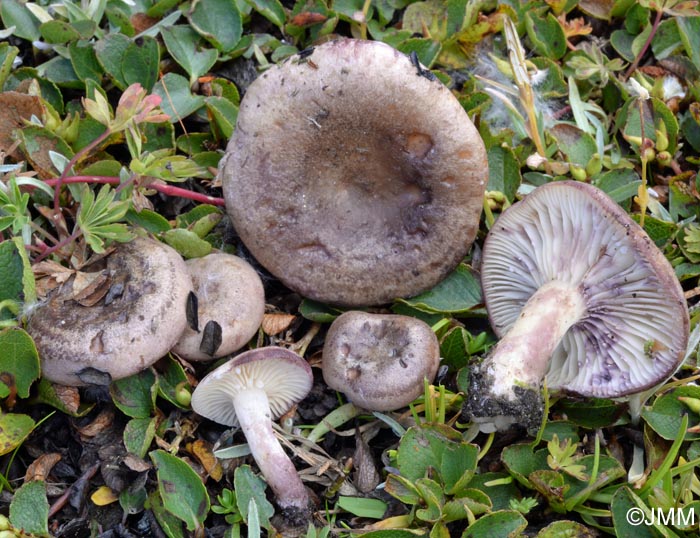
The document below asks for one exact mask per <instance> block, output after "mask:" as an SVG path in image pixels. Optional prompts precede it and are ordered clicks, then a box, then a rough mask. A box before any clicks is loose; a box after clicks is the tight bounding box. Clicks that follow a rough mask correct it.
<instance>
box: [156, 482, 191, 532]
mask: <svg viewBox="0 0 700 538" xmlns="http://www.w3.org/2000/svg"><path fill="white" fill-rule="evenodd" d="M146 508H148V509H150V510H151V511H152V512H153V515H154V516H155V517H156V520H157V521H158V524H159V525H160V527H161V529H163V532H165V534H166V535H167V536H168V538H186V536H190V535H186V534H185V532H184V531H183V529H182V521H181V520H180V519H178V518H176V517H175V516H174V515H172V514H171V513H170V512H168V510H167V509H166V508H165V506H164V505H163V499H162V498H161V496H160V495H159V494H158V491H153V492H152V493H151V494H150V495H149V496H148V499H147V500H146Z"/></svg>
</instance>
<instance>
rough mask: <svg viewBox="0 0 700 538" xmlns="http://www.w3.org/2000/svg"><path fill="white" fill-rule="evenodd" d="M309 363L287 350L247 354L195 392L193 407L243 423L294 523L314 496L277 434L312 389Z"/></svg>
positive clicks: (217, 418) (279, 501)
mask: <svg viewBox="0 0 700 538" xmlns="http://www.w3.org/2000/svg"><path fill="white" fill-rule="evenodd" d="M312 383H313V375H312V373H311V368H310V367H309V365H308V363H307V362H306V361H305V360H304V359H302V358H301V357H300V356H299V355H297V354H296V353H293V352H292V351H289V350H288V349H284V348H281V347H263V348H258V349H254V350H251V351H246V352H245V353H241V354H240V355H238V356H237V357H235V358H233V359H232V360H230V361H228V362H227V363H225V364H223V365H222V366H220V367H218V368H217V369H216V370H214V371H213V372H211V373H209V374H208V375H207V376H206V377H204V378H203V379H202V380H201V381H200V382H199V385H197V388H196V389H195V391H194V393H193V394H192V409H194V411H195V412H197V413H199V414H200V415H202V416H203V417H206V418H208V419H210V420H213V421H214V422H218V423H220V424H225V425H227V426H238V425H240V427H241V430H243V433H244V434H245V437H246V439H247V441H248V446H249V447H250V453H251V454H252V456H253V458H254V459H255V462H256V463H257V464H258V468H259V469H260V472H261V473H262V474H263V476H264V477H265V481H266V482H267V483H268V485H269V486H270V488H271V489H272V491H273V492H274V494H275V498H276V501H277V504H278V505H279V506H280V508H282V509H283V511H284V512H285V514H284V515H285V517H286V519H288V520H290V519H291V520H292V521H294V520H304V519H306V518H307V517H308V515H309V496H308V493H307V492H306V488H305V487H304V484H303V483H302V481H301V478H299V475H298V474H297V471H296V469H295V468H294V464H293V463H292V462H291V460H290V459H289V457H288V456H287V454H285V452H284V450H283V449H282V447H281V446H280V444H279V442H278V441H277V438H276V437H275V434H274V432H273V430H272V420H274V419H276V418H278V417H280V416H281V415H282V414H283V413H286V412H287V411H288V410H289V409H290V408H291V407H292V406H293V405H294V404H296V403H297V402H298V401H300V400H301V399H303V398H304V397H305V396H306V395H307V394H308V393H309V391H310V390H311V384H312Z"/></svg>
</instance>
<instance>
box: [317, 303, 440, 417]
mask: <svg viewBox="0 0 700 538" xmlns="http://www.w3.org/2000/svg"><path fill="white" fill-rule="evenodd" d="M439 362H440V345H439V344H438V340H437V337H436V336H435V333H434V332H433V330H432V329H431V328H430V326H429V325H427V324H426V323H424V322H423V321H421V320H419V319H416V318H412V317H409V316H398V315H393V314H369V313H367V312H359V311H349V312H345V313H344V314H342V315H340V316H339V317H338V318H337V319H336V320H335V321H333V323H332V324H331V327H330V329H329V330H328V334H327V335H326V342H325V345H324V346H323V379H324V380H325V381H326V384H327V385H328V386H329V387H331V388H333V389H335V390H338V391H340V392H343V393H344V394H345V395H346V396H347V397H348V399H349V400H350V401H351V402H353V403H354V404H356V405H357V406H359V407H363V408H365V409H369V410H371V411H390V410H392V409H398V408H400V407H404V406H405V405H408V404H409V403H410V402H412V401H413V400H415V399H416V398H417V397H418V396H420V395H421V394H422V393H423V380H424V379H428V381H431V382H432V380H433V379H435V374H436V373H437V370H438V365H439Z"/></svg>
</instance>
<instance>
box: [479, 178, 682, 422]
mask: <svg viewBox="0 0 700 538" xmlns="http://www.w3.org/2000/svg"><path fill="white" fill-rule="evenodd" d="M481 281H482V287H483V290H484V300H485V302H486V306H487V309H488V313H489V317H490V320H491V325H492V327H493V329H494V331H495V332H496V334H497V335H498V336H502V337H503V338H502V339H501V340H500V341H499V342H498V344H497V345H496V346H495V347H494V349H493V350H492V351H491V352H490V354H489V355H488V356H487V357H486V359H485V360H484V361H483V362H482V363H481V364H480V365H479V366H478V367H476V368H475V369H474V370H473V371H472V373H471V379H470V389H469V394H468V401H467V404H466V409H465V411H466V414H468V415H470V416H471V418H472V420H473V421H475V422H480V423H483V424H482V430H484V431H490V430H493V428H494V427H495V428H498V429H502V428H505V427H507V426H508V425H509V424H512V423H515V422H521V423H524V424H525V425H528V426H532V425H534V424H536V423H538V422H539V420H541V416H542V407H543V406H542V401H541V397H540V387H541V385H542V382H543V379H544V378H545V376H546V380H547V381H546V383H547V387H548V389H550V390H553V391H564V392H567V393H574V394H578V395H581V396H585V397H596V398H617V397H621V396H626V395H630V394H632V393H636V392H640V391H642V390H644V389H647V388H649V387H651V386H653V385H655V384H657V383H659V382H661V381H663V380H664V379H666V378H667V377H668V376H670V375H672V374H673V372H674V371H675V370H676V369H677V368H678V366H679V365H680V363H681V362H682V359H683V356H684V353H685V349H686V345H687V341H688V330H689V316H688V310H687V305H686V301H685V298H684V295H683V290H682V289H681V286H680V284H679V282H678V280H677V279H676V276H675V273H674V271H673V268H672V267H671V265H670V264H669V262H668V261H667V260H666V258H665V257H664V255H663V253H662V252H661V251H659V249H658V248H657V247H656V246H655V245H654V243H653V242H652V241H651V239H650V238H649V237H648V236H647V235H646V233H645V232H644V231H643V230H642V229H641V228H640V227H639V225H637V224H636V223H635V222H634V221H633V220H631V219H630V218H629V216H628V215H627V213H626V212H625V211H623V210H622V208H620V207H619V206H618V205H617V204H616V203H615V202H614V201H613V200H612V199H610V198H609V197H608V196H607V195H606V194H605V193H603V192H602V191H601V190H599V189H597V188H596V187H593V186H591V185H588V184H585V183H579V182H575V181H558V182H553V183H548V184H546V185H543V186H541V187H538V188H537V189H535V190H534V191H533V192H532V193H531V194H529V195H528V196H527V197H526V198H525V199H524V200H523V201H521V202H518V203H516V204H514V205H513V206H512V207H511V208H509V209H508V210H506V211H505V212H504V213H503V214H502V215H501V216H500V218H499V219H498V220H497V221H496V223H495V224H494V226H493V228H492V229H491V231H490V233H489V235H488V236H487V238H486V242H485V244H484V250H483V262H482V268H481Z"/></svg>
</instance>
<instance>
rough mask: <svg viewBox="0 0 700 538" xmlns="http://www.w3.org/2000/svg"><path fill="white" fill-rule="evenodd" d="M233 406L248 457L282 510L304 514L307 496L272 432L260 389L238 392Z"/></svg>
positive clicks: (266, 403) (267, 403)
mask: <svg viewBox="0 0 700 538" xmlns="http://www.w3.org/2000/svg"><path fill="white" fill-rule="evenodd" d="M232 400H233V406H234V408H235V410H236V416H237V417H238V421H239V423H240V426H241V429H242V430H243V433H244V434H245V437H246V439H247V440H248V446H249V447H250V453H251V454H252V455H253V458H254V459H255V462H256V463H257V464H258V468H259V469H260V472H261V473H262V474H263V476H264V477H265V481H266V482H267V483H268V485H269V486H270V488H272V491H273V492H274V494H275V498H276V500H277V504H278V505H279V506H280V507H281V508H290V507H294V508H298V509H300V510H307V509H308V504H309V496H308V493H307V492H306V488H305V487H304V484H303V483H302V481H301V478H299V475H298V474H297V470H296V469H295V468H294V465H293V464H292V462H291V460H290V459H289V456H287V454H286V453H285V452H284V450H283V449H282V447H281V446H280V444H279V442H278V441H277V438H276V437H275V434H274V432H273V431H272V420H271V413H270V404H269V401H268V399H267V394H266V393H265V391H264V390H263V389H261V388H248V389H245V390H241V391H238V392H237V393H236V394H235V395H234V396H233V397H232Z"/></svg>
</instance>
